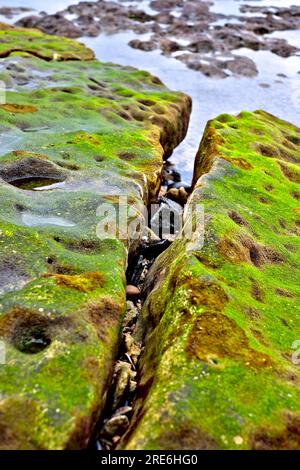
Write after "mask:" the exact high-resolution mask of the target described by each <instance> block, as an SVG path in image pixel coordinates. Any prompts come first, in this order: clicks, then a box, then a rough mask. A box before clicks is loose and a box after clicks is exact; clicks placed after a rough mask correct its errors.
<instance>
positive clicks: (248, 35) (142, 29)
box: [17, 0, 300, 78]
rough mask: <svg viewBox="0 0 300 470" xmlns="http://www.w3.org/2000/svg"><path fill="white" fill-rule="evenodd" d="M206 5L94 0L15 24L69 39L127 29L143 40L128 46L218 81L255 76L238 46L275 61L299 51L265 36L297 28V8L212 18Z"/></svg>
mask: <svg viewBox="0 0 300 470" xmlns="http://www.w3.org/2000/svg"><path fill="white" fill-rule="evenodd" d="M210 7H211V3H210V2H206V1H201V2H199V1H198V0H197V1H195V0H187V1H182V0H163V1H156V0H153V1H152V2H150V9H151V11H150V12H148V10H147V11H145V10H143V8H142V7H141V8H133V7H132V6H130V5H126V4H122V3H118V2H114V1H106V0H99V1H97V2H80V3H79V4H77V5H71V6H69V7H68V8H66V9H65V10H63V11H61V12H58V13H56V14H53V15H48V14H46V13H42V14H41V15H29V16H27V17H24V18H22V19H21V20H19V21H18V23H17V24H18V25H19V26H25V27H29V28H32V27H34V28H38V29H40V30H41V31H43V32H45V33H48V34H57V35H62V36H68V37H70V38H78V37H81V36H92V37H95V36H98V35H99V34H101V33H108V34H115V33H118V32H122V31H129V30H130V31H134V32H135V33H137V34H141V35H145V34H146V35H148V36H149V38H148V39H143V38H142V39H134V40H131V41H130V42H129V45H130V46H131V47H133V48H137V49H141V50H143V51H153V50H156V49H159V50H160V51H161V53H162V54H164V55H166V56H170V57H174V58H176V59H178V60H180V61H182V62H184V63H185V64H186V65H187V66H188V67H189V68H191V69H193V70H198V71H200V72H201V73H203V74H204V75H206V76H208V77H217V78H226V77H228V76H231V75H236V76H246V77H253V76H255V75H257V73H258V70H257V67H256V64H255V62H254V61H253V60H252V59H250V58H249V57H246V56H240V55H239V54H236V53H235V51H236V50H237V49H239V48H243V47H246V48H249V49H252V50H255V51H257V50H266V51H271V52H273V53H274V54H277V55H279V56H280V57H289V56H291V55H294V54H295V53H297V52H298V51H299V48H297V47H295V46H293V45H291V44H289V43H288V42H287V41H286V40H285V39H277V38H271V37H268V35H269V34H270V33H273V32H275V31H283V30H293V29H299V28H300V7H299V6H293V7H290V8H284V7H264V6H255V7H252V6H248V5H243V6H242V7H241V13H242V14H240V15H237V16H234V15H224V14H217V13H214V12H212V11H211V10H210ZM249 15H251V16H249Z"/></svg>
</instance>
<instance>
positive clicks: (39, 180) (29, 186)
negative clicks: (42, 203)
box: [9, 176, 64, 191]
mask: <svg viewBox="0 0 300 470" xmlns="http://www.w3.org/2000/svg"><path fill="white" fill-rule="evenodd" d="M62 181H64V180H63V179H62V178H43V177H38V176H31V177H29V178H19V179H15V180H13V181H10V182H9V184H11V185H13V186H15V187H16V188H19V189H24V190H31V191H34V190H35V189H37V188H42V187H44V186H51V185H53V184H55V183H60V182H62Z"/></svg>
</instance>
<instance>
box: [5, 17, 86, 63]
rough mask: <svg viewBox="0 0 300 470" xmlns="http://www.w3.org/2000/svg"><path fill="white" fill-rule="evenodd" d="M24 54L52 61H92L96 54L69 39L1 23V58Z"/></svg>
mask: <svg viewBox="0 0 300 470" xmlns="http://www.w3.org/2000/svg"><path fill="white" fill-rule="evenodd" d="M16 53H18V54H24V55H31V56H35V57H39V58H41V59H44V60H47V61H51V60H58V61H60V60H92V59H94V57H95V56H94V53H93V51H92V50H91V49H89V48H87V47H86V46H84V45H83V44H81V43H79V42H76V41H72V40H70V39H67V38H63V39H62V38H59V37H57V36H52V35H51V36H50V35H48V34H43V33H41V32H40V31H38V30H37V29H26V28H16V27H14V26H9V25H7V24H5V23H0V57H1V58H3V57H8V56H10V55H12V54H16Z"/></svg>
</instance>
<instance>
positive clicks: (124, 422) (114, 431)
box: [101, 415, 129, 437]
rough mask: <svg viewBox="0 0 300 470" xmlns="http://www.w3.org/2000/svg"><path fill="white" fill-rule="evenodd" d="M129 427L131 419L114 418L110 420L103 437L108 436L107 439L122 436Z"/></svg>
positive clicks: (105, 426)
mask: <svg viewBox="0 0 300 470" xmlns="http://www.w3.org/2000/svg"><path fill="white" fill-rule="evenodd" d="M128 426H129V419H128V418H127V416H125V415H118V416H113V417H112V418H111V419H109V420H108V421H107V422H106V423H105V425H104V427H103V429H102V431H101V435H103V436H107V437H113V436H116V435H117V436H120V435H121V436H122V434H124V432H125V431H126V429H127V428H128Z"/></svg>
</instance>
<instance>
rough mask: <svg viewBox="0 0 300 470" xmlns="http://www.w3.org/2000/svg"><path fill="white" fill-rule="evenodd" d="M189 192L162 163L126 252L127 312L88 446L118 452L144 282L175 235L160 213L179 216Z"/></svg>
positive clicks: (131, 393) (130, 405)
mask: <svg viewBox="0 0 300 470" xmlns="http://www.w3.org/2000/svg"><path fill="white" fill-rule="evenodd" d="M174 180H175V181H174ZM168 188H169V189H168ZM172 189H173V192H171V190H172ZM189 190H190V187H189V186H188V185H186V184H185V183H184V182H182V181H181V175H180V173H179V172H178V170H177V169H176V168H174V166H173V165H171V164H170V163H169V162H168V161H166V162H165V164H164V170H163V179H162V186H161V188H160V192H159V195H158V198H157V200H156V201H155V203H156V204H155V205H156V207H155V209H154V211H153V210H151V207H149V211H148V220H147V223H148V230H146V231H145V233H146V234H147V235H145V236H144V237H143V238H142V240H141V242H140V244H139V246H138V247H135V249H134V250H133V252H132V253H130V254H129V266H128V268H127V273H126V278H127V287H126V294H127V304H126V314H125V317H124V320H123V323H122V328H121V336H120V344H119V350H118V354H117V359H116V362H115V365H114V372H113V377H112V381H111V384H110V386H109V388H108V391H107V401H106V406H105V408H104V411H103V413H102V415H101V417H100V420H99V423H98V425H97V427H96V431H95V433H94V436H93V438H92V439H91V442H90V446H89V447H90V448H96V449H98V450H113V449H115V448H117V447H118V445H119V444H120V443H121V441H122V438H123V436H124V435H125V433H126V431H128V429H129V427H130V425H131V419H132V417H133V414H134V411H135V410H134V408H135V400H136V397H137V396H138V393H139V390H138V389H139V359H140V356H141V353H142V351H143V348H144V342H143V336H144V332H143V331H142V330H141V331H140V325H138V319H139V316H140V313H141V310H142V308H143V304H144V301H145V292H144V287H145V281H146V278H147V275H148V273H149V270H150V268H151V266H152V265H153V263H154V262H155V260H156V259H157V257H158V256H159V255H160V254H161V253H163V252H164V251H165V250H166V249H168V248H169V247H170V245H171V244H172V242H173V240H174V239H175V237H176V235H177V233H176V227H175V226H174V223H172V218H171V219H170V220H171V230H170V232H171V233H168V234H167V233H166V232H165V230H164V229H165V227H164V220H163V218H162V211H163V210H166V208H168V211H169V213H170V214H171V213H172V211H176V213H177V214H178V215H179V217H180V218H182V212H183V206H184V204H185V202H186V200H187V196H188V192H187V191H189Z"/></svg>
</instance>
